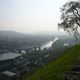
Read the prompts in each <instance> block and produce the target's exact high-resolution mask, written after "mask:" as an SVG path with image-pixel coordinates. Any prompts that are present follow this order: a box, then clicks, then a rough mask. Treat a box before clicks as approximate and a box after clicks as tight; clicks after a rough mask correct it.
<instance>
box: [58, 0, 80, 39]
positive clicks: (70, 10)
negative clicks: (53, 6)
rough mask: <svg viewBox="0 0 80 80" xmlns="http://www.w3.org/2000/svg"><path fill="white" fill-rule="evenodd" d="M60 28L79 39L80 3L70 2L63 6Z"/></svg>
mask: <svg viewBox="0 0 80 80" xmlns="http://www.w3.org/2000/svg"><path fill="white" fill-rule="evenodd" d="M58 28H62V29H64V31H67V32H69V33H71V34H73V35H74V37H75V38H76V39H77V37H78V35H79V28H80V1H69V2H67V3H65V4H64V5H63V6H62V8H61V22H60V23H59V24H58Z"/></svg>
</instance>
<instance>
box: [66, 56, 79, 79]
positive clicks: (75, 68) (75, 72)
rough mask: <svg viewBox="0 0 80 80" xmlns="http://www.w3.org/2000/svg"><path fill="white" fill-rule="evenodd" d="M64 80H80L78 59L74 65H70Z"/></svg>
mask: <svg viewBox="0 0 80 80" xmlns="http://www.w3.org/2000/svg"><path fill="white" fill-rule="evenodd" d="M65 80H80V57H79V58H78V59H77V61H76V63H75V64H73V65H72V67H71V69H70V70H69V71H68V72H67V74H66V76H65Z"/></svg>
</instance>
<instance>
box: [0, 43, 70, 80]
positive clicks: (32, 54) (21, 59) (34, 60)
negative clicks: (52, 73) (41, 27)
mask: <svg viewBox="0 0 80 80" xmlns="http://www.w3.org/2000/svg"><path fill="white" fill-rule="evenodd" d="M69 46H70V45H69V44H68V43H65V44H64V45H63V47H60V48H59V49H57V50H55V51H54V50H53V49H52V48H49V49H46V48H45V49H44V50H41V48H40V46H39V47H34V48H29V49H16V50H13V54H14V53H17V54H20V55H19V56H17V57H14V58H12V59H7V60H0V78H1V80H5V79H6V80H14V78H15V80H16V78H19V76H20V75H23V74H25V73H26V74H31V73H32V72H33V71H34V70H35V69H36V68H39V67H41V66H43V65H44V64H46V63H48V62H49V61H51V60H52V59H55V58H56V57H57V56H59V55H60V54H62V53H63V52H64V50H65V49H67V48H66V47H69ZM61 48H65V49H61ZM3 52H7V51H6V50H3ZM6 54H7V53H6ZM9 56H10V55H9Z"/></svg>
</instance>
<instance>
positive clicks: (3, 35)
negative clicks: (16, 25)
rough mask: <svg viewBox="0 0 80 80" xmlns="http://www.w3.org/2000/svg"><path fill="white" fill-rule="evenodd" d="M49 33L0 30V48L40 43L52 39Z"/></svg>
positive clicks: (21, 46)
mask: <svg viewBox="0 0 80 80" xmlns="http://www.w3.org/2000/svg"><path fill="white" fill-rule="evenodd" d="M53 38H54V36H50V35H37V34H24V33H20V32H15V31H0V48H23V47H29V46H30V47H31V46H37V45H40V44H42V43H44V42H46V41H48V40H51V39H53Z"/></svg>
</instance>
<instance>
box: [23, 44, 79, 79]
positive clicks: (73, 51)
mask: <svg viewBox="0 0 80 80" xmlns="http://www.w3.org/2000/svg"><path fill="white" fill-rule="evenodd" d="M78 57H80V45H75V46H74V47H72V48H70V49H68V50H67V51H65V52H64V54H62V55H61V56H59V57H58V58H57V59H55V60H54V61H52V62H50V63H48V64H47V65H44V66H43V67H42V68H40V69H38V70H37V71H36V72H35V73H34V74H33V75H30V76H29V77H28V76H26V75H24V76H23V79H22V80H65V79H64V77H65V75H66V73H67V71H69V69H70V68H71V66H72V65H73V63H75V62H76V60H77V58H78Z"/></svg>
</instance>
